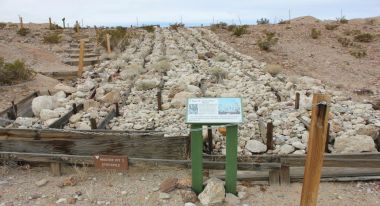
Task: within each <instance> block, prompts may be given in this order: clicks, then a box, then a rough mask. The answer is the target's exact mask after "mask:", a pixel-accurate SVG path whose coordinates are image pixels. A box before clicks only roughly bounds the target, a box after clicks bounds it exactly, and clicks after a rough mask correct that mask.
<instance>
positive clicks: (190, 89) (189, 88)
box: [186, 85, 201, 94]
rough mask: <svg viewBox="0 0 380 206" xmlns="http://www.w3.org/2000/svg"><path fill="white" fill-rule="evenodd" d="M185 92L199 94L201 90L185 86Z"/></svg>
mask: <svg viewBox="0 0 380 206" xmlns="http://www.w3.org/2000/svg"><path fill="white" fill-rule="evenodd" d="M186 91H188V92H191V93H193V94H197V93H198V94H200V93H201V89H200V88H199V87H197V86H194V85H187V88H186Z"/></svg>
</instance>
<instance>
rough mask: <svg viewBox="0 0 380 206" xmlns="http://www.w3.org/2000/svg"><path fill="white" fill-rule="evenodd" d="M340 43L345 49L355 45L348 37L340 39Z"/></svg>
mask: <svg viewBox="0 0 380 206" xmlns="http://www.w3.org/2000/svg"><path fill="white" fill-rule="evenodd" d="M338 42H339V43H340V44H342V46H343V47H349V46H352V45H353V43H352V41H351V40H350V39H348V38H346V37H339V38H338Z"/></svg>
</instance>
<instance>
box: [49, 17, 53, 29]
mask: <svg viewBox="0 0 380 206" xmlns="http://www.w3.org/2000/svg"><path fill="white" fill-rule="evenodd" d="M49 29H50V30H52V29H53V27H52V25H51V17H49Z"/></svg>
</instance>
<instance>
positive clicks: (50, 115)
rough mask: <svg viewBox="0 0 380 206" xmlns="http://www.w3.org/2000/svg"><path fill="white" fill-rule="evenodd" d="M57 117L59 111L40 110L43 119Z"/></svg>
mask: <svg viewBox="0 0 380 206" xmlns="http://www.w3.org/2000/svg"><path fill="white" fill-rule="evenodd" d="M57 117H59V113H58V112H57V111H54V110H51V109H42V110H41V112H40V119H41V120H42V121H45V120H48V119H53V118H57Z"/></svg>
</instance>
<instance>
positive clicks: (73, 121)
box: [69, 112, 83, 124]
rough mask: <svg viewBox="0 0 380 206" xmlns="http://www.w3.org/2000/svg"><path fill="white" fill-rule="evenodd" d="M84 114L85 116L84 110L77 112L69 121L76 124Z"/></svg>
mask: <svg viewBox="0 0 380 206" xmlns="http://www.w3.org/2000/svg"><path fill="white" fill-rule="evenodd" d="M82 116H83V113H82V112H79V113H76V114H74V115H72V116H71V117H70V119H69V122H70V123H71V124H75V123H77V122H78V121H79V120H80V119H81V118H82Z"/></svg>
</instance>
